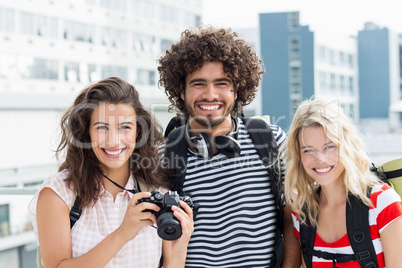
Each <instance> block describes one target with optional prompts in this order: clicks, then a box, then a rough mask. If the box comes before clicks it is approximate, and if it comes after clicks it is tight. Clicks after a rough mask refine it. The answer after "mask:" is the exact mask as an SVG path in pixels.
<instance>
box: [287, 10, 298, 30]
mask: <svg viewBox="0 0 402 268" xmlns="http://www.w3.org/2000/svg"><path fill="white" fill-rule="evenodd" d="M299 27H300V24H299V12H289V13H288V28H289V30H298V29H299Z"/></svg>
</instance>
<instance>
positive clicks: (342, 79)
mask: <svg viewBox="0 0 402 268" xmlns="http://www.w3.org/2000/svg"><path fill="white" fill-rule="evenodd" d="M339 87H340V89H341V91H344V90H345V76H344V75H340V76H339Z"/></svg>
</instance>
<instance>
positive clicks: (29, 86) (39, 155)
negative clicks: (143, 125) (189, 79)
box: [0, 0, 202, 267]
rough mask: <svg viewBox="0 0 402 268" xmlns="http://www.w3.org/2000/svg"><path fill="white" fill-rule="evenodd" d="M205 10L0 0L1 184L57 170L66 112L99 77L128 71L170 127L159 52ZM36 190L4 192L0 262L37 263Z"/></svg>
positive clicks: (180, 5) (149, 0)
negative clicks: (32, 206) (31, 209)
mask: <svg viewBox="0 0 402 268" xmlns="http://www.w3.org/2000/svg"><path fill="white" fill-rule="evenodd" d="M201 12H202V1H192V0H174V1H173V0H172V1H165V0H66V1H52V0H50V1H49V0H14V1H6V0H0V125H1V128H2V131H1V132H0V148H1V150H2V154H1V156H0V187H28V186H37V185H38V184H40V183H41V181H42V180H43V179H44V178H45V177H46V176H48V175H50V174H51V173H53V172H55V171H56V170H57V164H58V161H57V160H56V159H55V158H54V150H55V149H56V146H57V141H58V138H59V136H58V135H59V129H58V122H59V121H60V117H61V113H62V111H63V110H64V109H65V108H66V107H68V106H69V105H71V104H72V101H73V100H74V98H75V97H76V95H77V93H78V92H79V91H80V90H82V89H83V88H84V87H85V86H86V85H88V84H90V83H92V82H94V81H97V80H100V79H103V78H107V77H110V76H118V77H121V78H123V79H125V80H127V81H128V82H129V83H131V84H133V85H134V86H135V87H136V88H137V90H138V91H139V93H140V96H141V101H142V103H143V104H144V106H145V107H146V108H148V109H149V110H151V112H153V113H154V114H155V115H156V117H157V118H158V120H159V121H160V123H161V124H162V125H163V126H166V125H167V123H168V121H169V119H170V117H172V115H171V114H169V113H168V112H167V107H168V105H169V102H168V100H167V97H166V95H165V93H164V91H163V89H160V88H159V87H158V80H159V77H158V76H159V75H158V72H157V59H158V58H159V56H160V55H161V54H162V52H164V51H165V50H166V49H167V48H168V47H169V46H170V45H171V44H172V43H173V42H175V41H176V40H178V38H179V37H180V33H181V32H182V31H183V30H184V29H186V28H188V27H197V26H199V25H200V23H201ZM5 152H6V153H5ZM30 198H31V196H30V195H27V196H20V195H18V196H11V195H5V194H0V267H35V266H34V265H33V264H34V262H32V258H33V256H34V255H35V254H36V241H35V238H34V236H33V233H32V231H31V229H32V227H31V226H30V217H29V214H28V210H27V204H28V202H29V200H30Z"/></svg>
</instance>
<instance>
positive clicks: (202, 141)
mask: <svg viewBox="0 0 402 268" xmlns="http://www.w3.org/2000/svg"><path fill="white" fill-rule="evenodd" d="M189 121H190V120H187V124H186V131H185V132H186V138H187V141H188V142H189V143H191V144H192V145H193V148H194V150H195V151H196V152H197V153H198V154H200V155H201V156H202V157H203V158H204V159H211V158H212V156H213V151H212V142H211V140H210V139H209V137H208V135H207V134H205V133H200V134H198V136H195V137H190V134H189V130H190V125H189ZM232 122H233V123H234V125H235V130H234V131H231V132H229V133H228V134H227V135H225V136H223V135H222V136H216V137H214V140H213V145H215V148H216V149H217V150H218V152H220V153H222V154H224V155H226V156H227V157H228V158H234V157H238V156H239V155H240V144H239V142H238V141H237V140H236V138H237V133H238V131H239V124H238V122H237V119H232ZM232 136H234V137H232Z"/></svg>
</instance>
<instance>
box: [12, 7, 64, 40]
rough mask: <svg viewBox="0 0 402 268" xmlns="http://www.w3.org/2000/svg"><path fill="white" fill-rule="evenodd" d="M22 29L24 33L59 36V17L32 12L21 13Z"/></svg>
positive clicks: (49, 36)
mask: <svg viewBox="0 0 402 268" xmlns="http://www.w3.org/2000/svg"><path fill="white" fill-rule="evenodd" d="M20 29H21V33H22V34H27V35H33V36H40V37H46V38H57V35H58V31H57V19H55V18H49V17H44V16H38V15H34V14H30V13H24V12H22V13H21V16H20Z"/></svg>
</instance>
